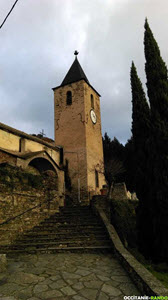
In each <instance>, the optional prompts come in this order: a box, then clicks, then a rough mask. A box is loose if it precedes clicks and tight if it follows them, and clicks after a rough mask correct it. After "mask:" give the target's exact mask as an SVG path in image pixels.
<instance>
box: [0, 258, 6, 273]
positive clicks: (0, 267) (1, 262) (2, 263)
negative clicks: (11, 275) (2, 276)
mask: <svg viewBox="0 0 168 300" xmlns="http://www.w3.org/2000/svg"><path fill="white" fill-rule="evenodd" d="M6 266H7V260H6V254H0V273H2V272H5V271H6Z"/></svg>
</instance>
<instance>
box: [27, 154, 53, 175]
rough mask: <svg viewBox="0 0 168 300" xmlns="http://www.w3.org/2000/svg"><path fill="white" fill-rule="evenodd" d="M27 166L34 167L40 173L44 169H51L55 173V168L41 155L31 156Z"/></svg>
mask: <svg viewBox="0 0 168 300" xmlns="http://www.w3.org/2000/svg"><path fill="white" fill-rule="evenodd" d="M28 166H31V167H34V168H35V169H37V170H38V171H39V173H40V174H41V173H44V172H46V171H53V172H54V173H55V174H57V172H56V169H55V168H54V167H53V165H52V164H51V162H50V161H49V160H48V159H46V158H43V157H36V158H33V159H32V160H31V161H30V162H29V164H28Z"/></svg>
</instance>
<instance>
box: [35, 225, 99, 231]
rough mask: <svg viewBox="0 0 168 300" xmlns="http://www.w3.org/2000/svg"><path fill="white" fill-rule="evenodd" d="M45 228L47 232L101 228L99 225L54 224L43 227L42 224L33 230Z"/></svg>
mask: <svg viewBox="0 0 168 300" xmlns="http://www.w3.org/2000/svg"><path fill="white" fill-rule="evenodd" d="M46 228H47V230H51V229H53V230H54V229H56V230H57V229H68V228H69V229H71V230H72V231H73V230H74V229H81V228H84V229H94V228H102V226H101V225H96V226H94V225H82V224H71V225H69V224H59V223H55V224H53V225H52V226H49V225H48V226H44V225H43V224H42V225H41V224H40V225H39V226H35V227H34V229H35V230H43V229H44V230H45V229H46Z"/></svg>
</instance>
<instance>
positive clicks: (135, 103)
mask: <svg viewBox="0 0 168 300" xmlns="http://www.w3.org/2000/svg"><path fill="white" fill-rule="evenodd" d="M131 89H132V152H133V153H132V157H131V160H132V164H131V165H132V166H133V170H132V171H133V174H132V177H133V179H132V182H133V183H134V188H135V191H136V193H137V196H138V198H139V206H138V209H137V230H138V242H139V248H140V250H141V252H143V253H145V254H146V245H147V244H146V242H145V241H146V240H148V229H149V224H148V197H147V195H148V193H147V191H148V188H149V186H148V178H147V176H146V175H147V170H146V165H147V160H148V152H147V147H146V145H147V142H148V139H149V129H150V109H149V105H148V103H147V100H146V96H145V92H144V90H143V87H142V83H141V81H140V79H139V77H138V74H137V71H136V67H135V65H134V63H132V66H131ZM144 242H145V243H144Z"/></svg>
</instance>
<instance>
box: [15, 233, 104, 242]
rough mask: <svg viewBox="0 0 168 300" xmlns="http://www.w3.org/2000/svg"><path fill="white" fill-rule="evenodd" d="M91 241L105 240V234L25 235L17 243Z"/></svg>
mask: <svg viewBox="0 0 168 300" xmlns="http://www.w3.org/2000/svg"><path fill="white" fill-rule="evenodd" d="M71 238H72V239H91V238H94V239H103V238H104V234H96V235H95V234H92V233H91V234H90V235H88V234H87V235H86V234H83V235H79V234H71V235H70V234H67V235H65V234H64V235H56V234H52V235H50V236H49V235H48V234H45V235H39V236H37V235H34V236H30V235H25V236H23V237H22V238H21V239H18V240H17V242H20V241H24V240H26V241H27V240H30V241H32V240H62V239H64V240H67V239H71Z"/></svg>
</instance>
